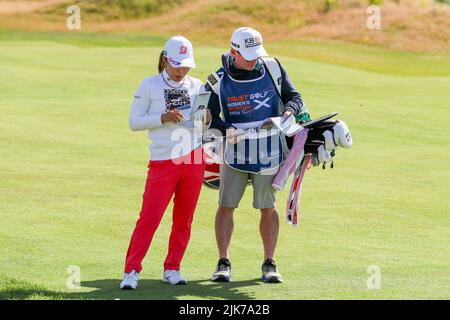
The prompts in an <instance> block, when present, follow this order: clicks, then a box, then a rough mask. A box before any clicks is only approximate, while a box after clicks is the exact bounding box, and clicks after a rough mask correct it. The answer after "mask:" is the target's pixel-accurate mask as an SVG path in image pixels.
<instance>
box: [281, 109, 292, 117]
mask: <svg viewBox="0 0 450 320" xmlns="http://www.w3.org/2000/svg"><path fill="white" fill-rule="evenodd" d="M291 114H292V112H291V111H289V110H287V111H285V112H284V113H283V117H284V118H289V117H290V116H291Z"/></svg>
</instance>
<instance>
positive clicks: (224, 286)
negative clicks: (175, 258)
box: [0, 279, 262, 300]
mask: <svg viewBox="0 0 450 320" xmlns="http://www.w3.org/2000/svg"><path fill="white" fill-rule="evenodd" d="M119 283H120V280H117V279H104V280H95V281H85V282H82V283H81V287H82V289H86V288H89V289H94V290H92V291H90V292H79V291H76V290H74V291H73V292H57V291H51V290H47V289H44V288H41V287H37V286H17V287H15V286H14V287H10V288H5V289H6V290H5V289H4V290H1V291H0V299H2V300H4V299H18V300H24V299H94V300H113V299H121V300H141V299H145V300H147V299H148V300H178V299H180V298H181V299H226V300H248V299H254V297H253V295H252V294H249V293H246V292H241V291H240V290H239V289H240V288H243V287H249V286H255V285H261V284H262V283H261V280H260V279H254V280H246V281H233V282H231V283H215V282H211V281H209V280H200V281H189V282H188V284H187V285H183V286H172V285H169V284H167V283H165V282H163V281H162V280H148V279H142V280H139V287H138V289H137V290H120V289H119Z"/></svg>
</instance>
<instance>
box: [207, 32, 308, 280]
mask: <svg viewBox="0 0 450 320" xmlns="http://www.w3.org/2000/svg"><path fill="white" fill-rule="evenodd" d="M205 89H206V90H207V91H212V92H211V98H210V100H209V104H208V108H209V109H210V111H211V115H212V123H211V128H214V129H219V130H220V131H221V132H222V134H224V135H226V142H225V152H224V162H223V163H222V164H221V166H220V191H219V207H218V209H217V213H216V218H215V232H216V241H217V246H218V251H219V261H218V263H217V268H216V270H215V272H214V273H213V275H212V279H211V280H212V281H219V282H229V281H231V262H230V259H229V258H230V257H229V245H230V240H231V236H232V233H233V227H234V222H233V213H234V210H235V209H236V208H237V207H238V206H239V202H240V200H241V199H242V196H243V195H244V192H245V189H246V186H247V184H248V182H249V181H251V184H252V186H253V207H254V208H255V209H259V210H260V212H261V217H260V234H261V238H262V242H263V246H264V260H263V261H264V262H263V264H262V280H263V281H264V282H274V283H279V282H282V281H283V280H282V277H281V274H280V273H279V272H278V270H277V266H276V264H275V261H274V255H275V248H276V244H277V240H278V230H279V219H278V213H277V210H276V207H275V205H276V198H275V192H276V191H275V189H274V188H273V187H272V182H273V179H274V176H275V175H276V173H277V171H278V168H279V166H280V165H281V162H282V160H283V159H282V156H283V152H282V151H283V150H282V148H283V146H284V145H285V141H284V137H282V136H281V134H280V132H279V131H278V130H266V131H265V133H264V134H261V132H262V131H263V130H262V129H259V128H260V125H261V124H262V123H263V122H264V120H265V119H267V118H270V117H280V116H282V117H284V118H287V117H289V116H290V115H294V116H296V119H297V121H300V122H301V121H308V120H310V117H309V112H308V110H307V108H306V106H305V105H304V104H303V101H302V97H301V95H300V93H299V92H298V91H297V89H296V88H295V87H294V85H293V83H292V82H291V80H290V79H289V76H288V74H287V72H286V70H285V69H284V68H283V66H282V65H281V64H280V63H279V62H278V60H276V59H274V58H268V57H267V52H266V50H265V49H264V47H263V39H262V36H261V34H260V33H259V32H258V31H256V30H254V29H252V28H249V27H242V28H239V29H237V30H235V31H234V33H233V35H232V37H231V50H230V52H229V53H226V54H224V55H222V66H221V67H220V69H218V71H216V72H213V73H212V74H211V75H209V76H208V78H207V83H206V85H205ZM265 147H267V150H265V149H264V148H265ZM255 148H256V149H255ZM263 149H264V150H263ZM242 150H243V151H242ZM251 160H252V161H251ZM268 160H270V161H268Z"/></svg>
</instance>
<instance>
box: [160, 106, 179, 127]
mask: <svg viewBox="0 0 450 320" xmlns="http://www.w3.org/2000/svg"><path fill="white" fill-rule="evenodd" d="M182 120H183V114H182V113H181V111H179V110H176V109H175V110H169V111H167V112H166V113H163V114H162V115H161V123H163V124H164V123H167V122H175V123H178V122H180V121H182Z"/></svg>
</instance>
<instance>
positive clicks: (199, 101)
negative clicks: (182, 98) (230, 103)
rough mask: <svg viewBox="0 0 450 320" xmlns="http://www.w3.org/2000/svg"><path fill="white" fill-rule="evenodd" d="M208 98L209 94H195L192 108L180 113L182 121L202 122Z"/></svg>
mask: <svg viewBox="0 0 450 320" xmlns="http://www.w3.org/2000/svg"><path fill="white" fill-rule="evenodd" d="M210 96H211V92H202V93H199V94H197V96H196V97H195V101H194V105H193V106H192V108H191V109H187V110H185V111H182V113H183V117H184V121H195V120H203V118H204V116H205V111H206V108H207V107H208V101H209V97H210Z"/></svg>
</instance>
